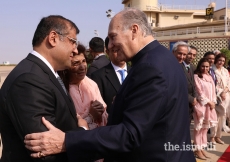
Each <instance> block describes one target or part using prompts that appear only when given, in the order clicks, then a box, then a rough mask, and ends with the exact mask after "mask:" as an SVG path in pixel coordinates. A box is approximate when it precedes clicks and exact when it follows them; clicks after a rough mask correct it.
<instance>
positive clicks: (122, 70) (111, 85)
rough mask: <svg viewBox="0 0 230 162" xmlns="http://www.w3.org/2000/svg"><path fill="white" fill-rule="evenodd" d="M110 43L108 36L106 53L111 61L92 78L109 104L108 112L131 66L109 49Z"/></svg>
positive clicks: (93, 74)
mask: <svg viewBox="0 0 230 162" xmlns="http://www.w3.org/2000/svg"><path fill="white" fill-rule="evenodd" d="M108 44H109V38H108V37H106V39H105V47H106V53H107V54H108V55H109V59H110V60H111V62H110V63H109V64H108V65H106V66H104V67H103V68H101V69H99V70H97V71H96V72H94V73H92V75H91V79H93V80H94V81H95V82H96V83H97V85H98V87H99V89H100V92H101V96H102V98H103V100H104V101H105V103H106V105H107V112H108V113H110V109H111V107H112V101H113V98H114V96H116V94H117V92H118V90H119V88H120V86H121V84H122V83H123V81H124V79H125V77H126V76H127V75H128V69H129V67H127V64H126V62H125V61H119V60H118V59H117V52H114V51H112V50H109V49H108Z"/></svg>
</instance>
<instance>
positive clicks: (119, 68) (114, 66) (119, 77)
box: [111, 62, 128, 84]
mask: <svg viewBox="0 0 230 162" xmlns="http://www.w3.org/2000/svg"><path fill="white" fill-rule="evenodd" d="M111 64H112V66H113V68H114V70H115V72H116V74H117V77H118V80H119V82H120V83H121V84H122V80H121V74H120V73H119V71H118V70H121V69H123V70H125V77H126V76H127V75H128V72H127V64H125V67H124V68H121V67H119V66H116V65H114V64H113V63H112V62H111Z"/></svg>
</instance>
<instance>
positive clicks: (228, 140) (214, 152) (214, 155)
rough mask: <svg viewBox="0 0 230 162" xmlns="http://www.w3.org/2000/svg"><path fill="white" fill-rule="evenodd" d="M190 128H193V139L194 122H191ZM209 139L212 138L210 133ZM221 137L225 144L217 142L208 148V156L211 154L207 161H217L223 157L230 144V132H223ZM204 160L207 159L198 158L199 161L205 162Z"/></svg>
mask: <svg viewBox="0 0 230 162" xmlns="http://www.w3.org/2000/svg"><path fill="white" fill-rule="evenodd" d="M190 128H191V129H190V133H191V138H192V139H193V123H192V124H191V127H190ZM209 139H210V134H208V140H209ZM221 139H222V140H223V141H224V142H225V144H223V145H221V144H218V143H217V144H216V145H215V146H214V147H213V148H212V149H209V150H207V152H208V156H210V158H209V159H207V160H206V162H216V161H217V160H218V159H219V158H220V157H221V155H222V154H223V153H224V152H225V150H226V149H227V148H228V146H229V145H230V133H225V132H222V138H221ZM192 141H193V140H192ZM203 161H205V160H200V159H197V162H203ZM229 161H230V159H229V160H228V161H226V162H229Z"/></svg>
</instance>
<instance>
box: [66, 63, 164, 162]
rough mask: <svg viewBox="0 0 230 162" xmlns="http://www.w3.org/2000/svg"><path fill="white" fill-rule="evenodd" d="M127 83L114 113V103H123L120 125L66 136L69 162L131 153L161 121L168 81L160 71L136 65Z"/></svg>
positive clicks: (117, 98)
mask: <svg viewBox="0 0 230 162" xmlns="http://www.w3.org/2000/svg"><path fill="white" fill-rule="evenodd" d="M146 69H148V70H146ZM149 71H152V73H149ZM128 81H129V84H127V86H126V87H125V89H127V93H126V95H125V96H121V95H123V94H120V95H119V94H118V95H117V97H116V99H115V103H114V106H115V107H114V109H116V108H117V107H116V102H122V103H123V105H122V109H124V110H123V112H122V114H120V115H122V118H123V120H122V122H121V123H119V124H117V125H111V126H106V127H99V128H96V129H94V130H91V131H81V132H76V131H72V132H67V133H66V136H65V144H66V149H67V155H68V157H69V159H70V161H76V160H79V159H81V160H82V159H84V158H91V159H94V158H95V155H96V154H97V155H100V157H106V155H111V154H112V153H116V152H117V153H118V152H119V153H121V152H122V153H125V152H130V151H132V150H133V149H135V148H137V147H139V146H140V145H141V144H142V142H143V140H144V139H145V136H146V135H147V134H148V133H150V132H151V129H152V127H153V125H154V124H156V122H157V121H158V120H159V118H161V117H162V115H161V114H164V111H165V107H166V105H165V104H167V97H166V96H167V95H166V93H167V84H166V82H167V79H166V78H165V77H164V73H163V72H162V71H161V70H160V68H159V67H154V66H153V65H146V64H144V65H139V66H138V68H136V69H135V70H133V71H132V74H131V76H130V78H129V80H128ZM122 98H123V99H122ZM118 100H122V101H118ZM114 156H116V155H114Z"/></svg>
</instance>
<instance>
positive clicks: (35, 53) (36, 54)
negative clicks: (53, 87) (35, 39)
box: [30, 50, 59, 78]
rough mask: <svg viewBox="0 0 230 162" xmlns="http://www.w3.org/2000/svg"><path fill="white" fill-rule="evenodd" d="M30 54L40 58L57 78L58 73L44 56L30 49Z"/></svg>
mask: <svg viewBox="0 0 230 162" xmlns="http://www.w3.org/2000/svg"><path fill="white" fill-rule="evenodd" d="M30 53H31V54H33V55H34V56H36V57H38V58H39V59H41V60H42V61H43V62H44V63H45V64H46V65H47V66H48V67H49V68H50V70H51V71H52V72H53V74H54V76H55V77H56V78H57V77H59V75H58V73H57V72H55V71H54V69H53V67H52V66H51V65H50V63H49V62H48V61H47V60H46V59H45V57H43V56H42V55H41V54H40V53H38V52H36V51H34V50H33V51H32V52H30Z"/></svg>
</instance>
